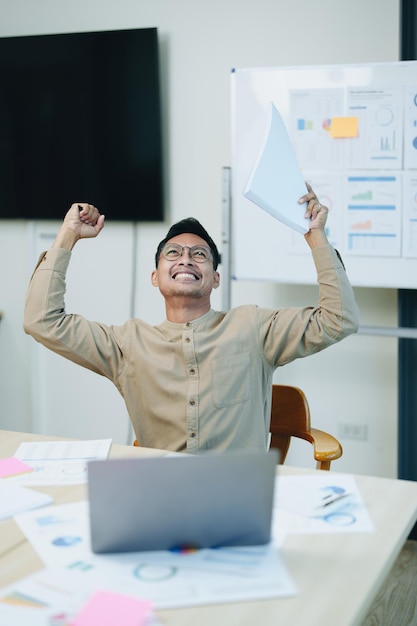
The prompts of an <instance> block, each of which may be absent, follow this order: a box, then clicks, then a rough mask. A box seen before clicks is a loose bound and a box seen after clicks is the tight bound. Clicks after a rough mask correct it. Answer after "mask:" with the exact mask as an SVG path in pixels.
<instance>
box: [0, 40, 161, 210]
mask: <svg viewBox="0 0 417 626" xmlns="http://www.w3.org/2000/svg"><path fill="white" fill-rule="evenodd" d="M0 86H1V88H0V218H3V219H14V218H24V219H62V217H63V216H64V215H65V213H66V211H67V209H68V208H69V206H70V205H71V204H72V203H73V202H89V203H90V204H94V205H95V206H97V208H98V209H99V210H100V211H101V212H102V213H105V214H106V216H107V218H108V219H109V220H125V221H153V222H154V221H161V220H163V217H164V216H163V188H162V178H163V175H162V140H161V111H160V109H161V107H160V85H159V62H158V39H157V30H156V28H145V29H133V30H121V31H120V30H119V31H105V32H90V33H70V34H60V35H41V36H39V35H34V36H22V37H3V38H0Z"/></svg>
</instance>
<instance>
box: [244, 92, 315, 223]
mask: <svg viewBox="0 0 417 626" xmlns="http://www.w3.org/2000/svg"><path fill="white" fill-rule="evenodd" d="M305 193H307V188H306V185H305V181H304V178H303V176H302V174H301V171H300V168H299V166H298V163H297V160H296V157H295V154H294V151H293V148H292V146H291V142H290V138H289V136H288V132H287V129H286V127H285V124H284V122H283V120H282V118H281V116H280V114H279V113H278V110H277V109H276V107H275V105H274V104H273V103H272V102H271V104H270V109H269V123H268V128H267V132H266V136H265V139H264V142H263V145H262V148H261V151H260V154H259V156H258V158H257V160H256V163H255V166H254V168H253V170H252V173H251V175H250V178H249V181H248V183H247V185H246V188H245V190H244V193H243V195H244V196H245V197H246V198H248V199H249V200H251V201H252V202H254V203H255V204H257V205H258V206H259V207H260V208H261V209H263V210H264V211H266V212H267V213H269V214H270V215H272V216H273V217H275V218H276V219H277V220H279V221H281V222H283V223H284V224H286V225H287V226H290V227H291V228H293V229H294V230H296V231H298V232H300V233H306V232H307V231H308V230H309V221H308V220H307V219H306V218H305V217H304V214H305V211H306V204H299V203H298V199H299V198H300V197H301V196H303V195H304V194H305Z"/></svg>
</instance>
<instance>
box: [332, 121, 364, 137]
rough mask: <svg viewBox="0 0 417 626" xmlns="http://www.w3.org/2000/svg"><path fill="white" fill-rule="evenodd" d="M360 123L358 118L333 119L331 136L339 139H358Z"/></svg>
mask: <svg viewBox="0 0 417 626" xmlns="http://www.w3.org/2000/svg"><path fill="white" fill-rule="evenodd" d="M358 131H359V122H358V118H357V117H332V121H331V124H330V135H331V136H332V137H336V138H338V139H345V138H347V137H357V136H358Z"/></svg>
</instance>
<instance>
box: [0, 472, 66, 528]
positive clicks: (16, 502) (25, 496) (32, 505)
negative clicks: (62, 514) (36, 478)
mask: <svg viewBox="0 0 417 626" xmlns="http://www.w3.org/2000/svg"><path fill="white" fill-rule="evenodd" d="M53 501H54V500H53V498H52V497H51V496H49V495H47V494H46V493H40V492H39V491H35V490H34V489H28V488H27V487H22V486H21V485H16V484H15V483H13V482H12V480H11V479H10V478H0V520H1V519H6V518H8V517H11V516H13V515H18V514H19V513H23V512H24V511H29V510H30V509H37V508H39V507H42V506H46V505H47V504H51V503H52V502H53Z"/></svg>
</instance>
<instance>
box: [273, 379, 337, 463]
mask: <svg viewBox="0 0 417 626" xmlns="http://www.w3.org/2000/svg"><path fill="white" fill-rule="evenodd" d="M270 432H271V448H277V449H278V450H279V451H280V452H281V463H284V461H285V458H286V456H287V452H288V448H289V446H290V441H291V437H299V438H301V439H304V440H305V441H308V442H310V443H311V444H312V445H313V447H314V458H315V460H316V462H317V468H318V469H327V470H328V469H330V464H331V462H332V461H334V460H336V459H338V458H340V457H341V456H342V454H343V450H342V446H341V445H340V443H339V441H338V440H337V439H336V438H335V437H333V436H332V435H330V434H328V433H326V432H323V431H321V430H318V429H316V428H311V423H310V407H309V405H308V402H307V398H306V396H305V394H304V392H303V391H302V390H301V389H299V388H298V387H293V386H290V385H272V407H271V425H270Z"/></svg>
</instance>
